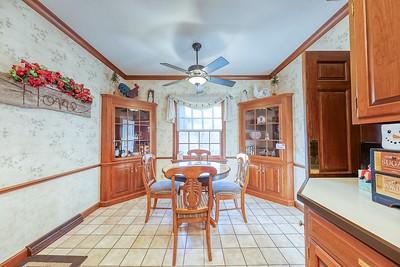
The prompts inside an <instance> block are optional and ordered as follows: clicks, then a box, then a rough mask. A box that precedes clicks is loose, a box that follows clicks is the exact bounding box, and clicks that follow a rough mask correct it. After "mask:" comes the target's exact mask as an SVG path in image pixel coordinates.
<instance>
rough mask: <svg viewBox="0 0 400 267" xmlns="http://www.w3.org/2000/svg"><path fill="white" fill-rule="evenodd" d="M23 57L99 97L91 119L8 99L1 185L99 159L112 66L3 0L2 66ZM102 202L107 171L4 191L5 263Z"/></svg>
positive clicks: (0, 114)
mask: <svg viewBox="0 0 400 267" xmlns="http://www.w3.org/2000/svg"><path fill="white" fill-rule="evenodd" d="M21 58H25V59H27V60H28V61H32V62H38V63H40V64H43V65H45V66H47V67H48V68H50V69H54V70H59V71H60V72H62V73H63V74H65V75H67V76H71V77H73V78H74V79H75V80H76V81H77V82H80V83H84V84H85V85H86V86H87V87H88V88H91V90H92V92H93V94H94V97H95V99H94V103H93V107H92V117H91V118H90V119H88V118H84V117H80V116H75V115H70V114H66V113H60V112H54V111H49V110H39V109H23V108H18V107H13V106H8V105H3V104H0V147H1V149H0V187H4V186H10V185H14V184H18V183H22V182H26V181H29V180H33V179H36V178H38V177H43V176H47V175H53V174H57V173H60V172H65V171H70V170H72V169H75V168H79V167H84V166H88V165H92V164H97V163H99V160H100V153H99V147H100V139H99V135H100V130H99V129H100V121H99V117H100V92H106V91H109V90H110V83H109V78H110V77H111V73H112V72H111V70H109V69H108V68H107V67H106V66H104V65H103V64H102V63H101V62H100V61H98V60H97V59H96V58H94V57H93V56H92V55H90V54H89V53H88V52H86V51H85V50H84V49H83V48H81V47H80V46H78V45H77V44H76V43H75V42H73V41H72V40H71V39H69V37H67V36H65V35H64V34H63V33H62V32H61V31H59V30H58V29H56V28H55V27H54V26H52V25H51V24H50V23H48V22H47V21H46V20H45V19H43V18H42V17H41V16H40V15H38V14H37V13H36V12H35V11H33V10H32V9H31V8H30V7H28V6H27V5H25V4H24V3H23V2H22V1H20V0H2V1H0V71H2V72H7V71H8V70H9V68H10V67H11V65H12V64H15V63H17V62H19V60H20V59H21ZM98 200H99V168H96V169H91V170H88V171H85V172H81V173H77V174H74V175H70V176H66V177H65V178H63V179H57V180H53V181H50V182H48V183H42V184H39V185H36V186H32V187H28V188H26V189H23V190H18V191H14V192H11V193H7V194H3V195H0V214H1V215H0V217H1V220H0V240H1V241H0V262H2V261H4V260H5V259H7V258H9V257H11V256H12V255H14V254H15V253H17V252H18V251H20V250H21V249H22V248H23V247H25V246H26V245H27V244H29V243H31V242H32V241H34V240H36V239H37V238H39V237H41V236H43V235H44V234H45V233H47V232H49V231H50V230H52V229H54V228H55V227H57V226H59V225H60V224H62V223H64V222H65V221H66V220H68V219H70V218H71V217H73V216H75V215H76V214H78V213H80V212H82V211H83V210H85V209H87V208H88V207H90V206H92V205H93V204H94V203H96V202H98ZM10 233H12V234H10Z"/></svg>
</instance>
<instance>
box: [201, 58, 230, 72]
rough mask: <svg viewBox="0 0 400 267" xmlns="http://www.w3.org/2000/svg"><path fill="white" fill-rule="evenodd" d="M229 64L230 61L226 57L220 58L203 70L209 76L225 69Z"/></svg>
mask: <svg viewBox="0 0 400 267" xmlns="http://www.w3.org/2000/svg"><path fill="white" fill-rule="evenodd" d="M228 64H229V61H228V60H226V59H225V58H224V57H219V58H217V59H216V60H214V61H213V62H211V63H210V64H208V65H207V66H205V67H204V68H203V70H204V71H205V72H207V73H208V74H210V73H213V72H214V71H216V70H219V69H220V68H222V67H225V66H226V65H228Z"/></svg>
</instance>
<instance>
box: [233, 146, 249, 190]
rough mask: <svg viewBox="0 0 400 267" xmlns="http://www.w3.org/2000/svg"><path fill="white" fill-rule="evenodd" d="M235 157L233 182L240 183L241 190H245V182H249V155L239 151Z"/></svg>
mask: <svg viewBox="0 0 400 267" xmlns="http://www.w3.org/2000/svg"><path fill="white" fill-rule="evenodd" d="M236 159H237V173H236V179H235V183H237V184H238V185H240V187H241V188H242V190H246V187H247V184H248V182H249V179H248V175H249V156H247V155H246V154H243V153H240V154H238V155H237V156H236Z"/></svg>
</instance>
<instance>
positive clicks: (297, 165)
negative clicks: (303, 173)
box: [293, 162, 306, 169]
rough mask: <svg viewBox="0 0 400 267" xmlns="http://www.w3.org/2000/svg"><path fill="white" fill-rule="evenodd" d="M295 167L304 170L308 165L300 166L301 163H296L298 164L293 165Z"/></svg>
mask: <svg viewBox="0 0 400 267" xmlns="http://www.w3.org/2000/svg"><path fill="white" fill-rule="evenodd" d="M293 166H294V167H298V168H302V169H305V168H306V165H303V164H299V163H296V162H294V163H293Z"/></svg>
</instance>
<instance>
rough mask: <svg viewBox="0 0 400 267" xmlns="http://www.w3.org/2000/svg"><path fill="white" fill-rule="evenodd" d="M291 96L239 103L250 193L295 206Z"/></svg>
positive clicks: (241, 136) (243, 149)
mask: <svg viewBox="0 0 400 267" xmlns="http://www.w3.org/2000/svg"><path fill="white" fill-rule="evenodd" d="M292 95H293V94H291V93H286V94H280V95H276V96H271V97H266V98H261V99H255V100H251V101H246V102H242V103H239V117H240V118H239V121H240V132H239V139H240V151H241V152H244V153H246V154H247V155H249V159H250V164H251V165H250V171H249V176H250V178H249V184H248V186H247V193H249V194H252V195H255V196H258V197H261V198H264V199H268V200H272V201H275V202H278V203H281V204H284V205H293V204H294V200H293V133H292Z"/></svg>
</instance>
